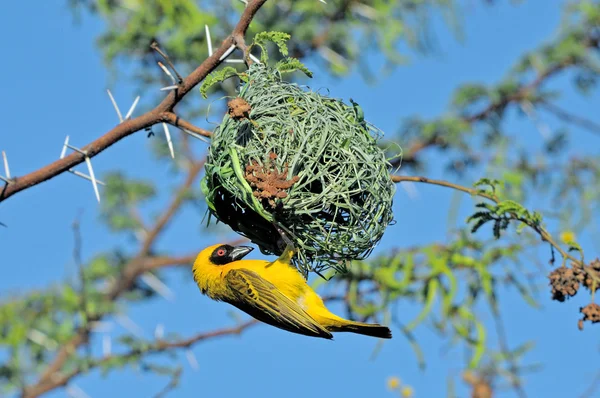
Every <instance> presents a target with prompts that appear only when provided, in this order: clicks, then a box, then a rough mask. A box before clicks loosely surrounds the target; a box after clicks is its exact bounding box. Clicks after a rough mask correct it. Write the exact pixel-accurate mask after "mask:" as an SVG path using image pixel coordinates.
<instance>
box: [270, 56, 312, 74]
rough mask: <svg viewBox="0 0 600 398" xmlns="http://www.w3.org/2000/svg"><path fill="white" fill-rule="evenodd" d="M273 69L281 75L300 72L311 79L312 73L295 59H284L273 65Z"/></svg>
mask: <svg viewBox="0 0 600 398" xmlns="http://www.w3.org/2000/svg"><path fill="white" fill-rule="evenodd" d="M275 69H277V70H278V71H279V72H281V73H290V72H294V71H297V70H299V71H302V72H304V74H305V75H306V76H308V77H313V74H312V72H311V71H310V70H309V69H308V68H307V67H306V66H305V65H304V64H303V63H302V62H300V61H299V60H298V59H296V58H284V59H282V60H281V61H279V62H277V63H276V64H275Z"/></svg>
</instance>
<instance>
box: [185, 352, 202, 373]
mask: <svg viewBox="0 0 600 398" xmlns="http://www.w3.org/2000/svg"><path fill="white" fill-rule="evenodd" d="M185 356H186V358H187V360H188V362H189V363H190V366H191V367H192V369H194V370H198V369H200V366H199V365H198V360H197V359H196V356H195V355H194V353H193V352H192V350H186V352H185Z"/></svg>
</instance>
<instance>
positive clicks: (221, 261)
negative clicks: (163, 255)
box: [192, 244, 392, 339]
mask: <svg viewBox="0 0 600 398" xmlns="http://www.w3.org/2000/svg"><path fill="white" fill-rule="evenodd" d="M252 250H253V248H252V247H249V246H237V247H233V246H230V245H224V244H219V245H214V246H211V247H208V248H206V249H204V250H203V251H202V252H200V254H198V257H197V258H196V261H194V266H193V268H192V271H193V273H194V280H195V281H196V283H197V284H198V287H199V288H200V291H201V292H202V293H203V294H206V295H207V296H209V297H210V298H212V299H213V300H217V301H225V302H227V303H229V304H232V305H234V306H235V307H237V308H239V309H240V310H242V311H244V312H246V313H247V314H249V315H251V316H253V317H254V318H256V319H258V320H259V321H262V322H265V323H268V324H269V325H272V326H275V327H278V328H280V329H284V330H287V331H289V332H293V333H299V334H304V335H306V336H314V337H322V338H325V339H331V338H333V336H332V335H331V332H352V333H358V334H364V335H367V336H373V337H380V338H385V339H389V338H391V337H392V333H391V331H390V329H388V328H387V327H385V326H381V325H378V324H369V323H362V322H353V321H349V320H347V319H343V318H340V317H339V316H337V315H335V314H333V313H331V312H330V311H329V310H328V309H327V308H326V307H325V304H324V303H323V300H322V299H321V297H319V295H318V294H317V293H315V291H314V290H312V288H311V287H310V286H308V284H307V283H306V281H305V280H304V278H303V277H302V275H301V274H300V272H298V270H296V268H295V267H294V266H292V265H291V264H290V262H291V259H292V256H293V255H294V251H293V250H292V249H291V248H289V247H288V248H287V249H286V250H285V252H284V253H283V254H282V255H281V257H279V258H278V259H277V260H275V261H273V262H269V261H264V260H242V259H243V258H244V257H245V256H246V255H248V253H250V252H251V251H252Z"/></svg>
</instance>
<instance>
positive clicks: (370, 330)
mask: <svg viewBox="0 0 600 398" xmlns="http://www.w3.org/2000/svg"><path fill="white" fill-rule="evenodd" d="M327 329H328V330H329V331H330V332H350V333H358V334H363V335H365V336H372V337H379V338H381V339H391V338H392V331H391V330H390V329H389V328H388V327H387V326H382V325H379V324H377V323H363V322H348V323H344V324H342V325H336V326H328V327H327Z"/></svg>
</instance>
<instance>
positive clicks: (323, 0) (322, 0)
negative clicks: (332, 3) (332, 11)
mask: <svg viewBox="0 0 600 398" xmlns="http://www.w3.org/2000/svg"><path fill="white" fill-rule="evenodd" d="M319 1H320V2H321V3H323V4H327V2H326V1H325V0H319Z"/></svg>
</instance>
